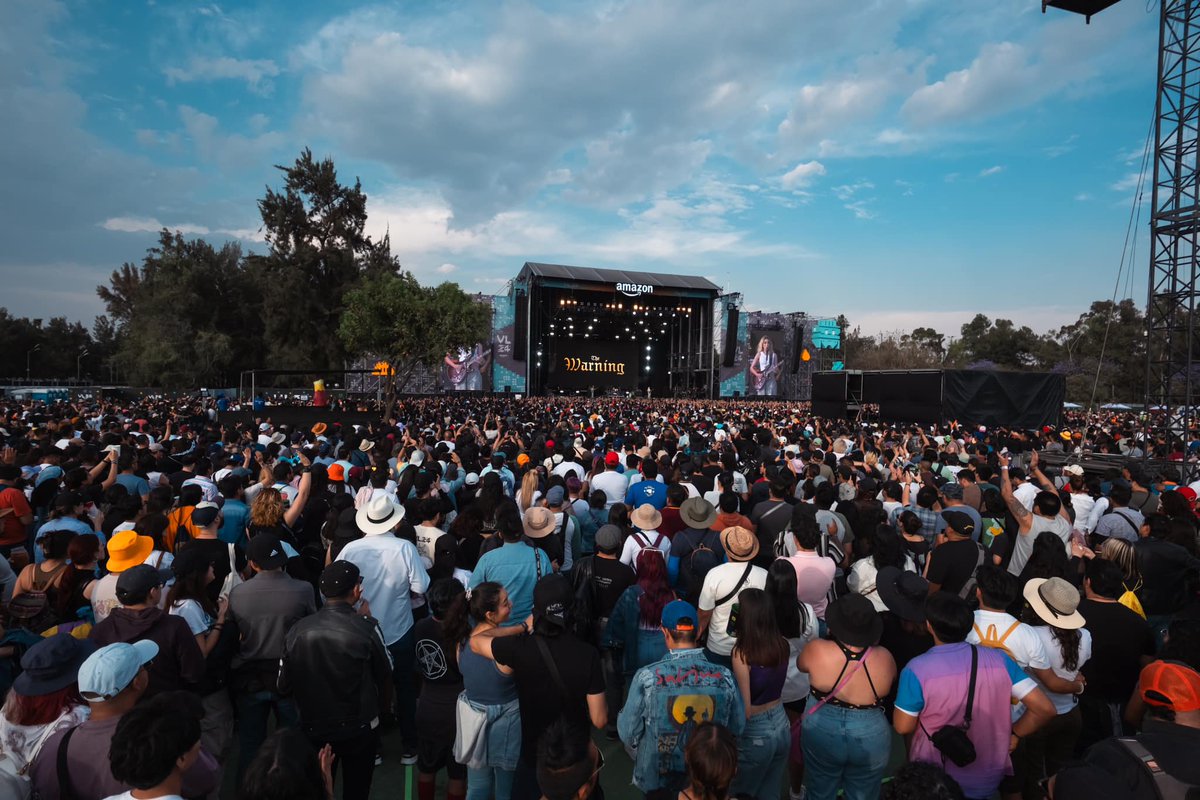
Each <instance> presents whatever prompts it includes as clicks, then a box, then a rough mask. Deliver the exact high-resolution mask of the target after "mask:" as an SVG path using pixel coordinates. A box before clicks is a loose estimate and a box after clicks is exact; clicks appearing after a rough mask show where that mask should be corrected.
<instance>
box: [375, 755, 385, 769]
mask: <svg viewBox="0 0 1200 800" xmlns="http://www.w3.org/2000/svg"><path fill="white" fill-rule="evenodd" d="M382 764H383V756H381V755H379V754H378V753H376V754H375V766H377V767H378V766H381V765H382Z"/></svg>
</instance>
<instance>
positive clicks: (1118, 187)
mask: <svg viewBox="0 0 1200 800" xmlns="http://www.w3.org/2000/svg"><path fill="white" fill-rule="evenodd" d="M1141 179H1142V176H1141V173H1139V172H1130V173H1128V174H1126V175H1125V176H1124V177H1123V178H1121V179H1120V180H1118V181H1115V182H1114V183H1113V184H1112V186H1110V187H1109V188H1110V189H1112V190H1113V191H1115V192H1127V191H1129V190H1130V189H1136V188H1137V186H1138V184H1139V183H1140V182H1141Z"/></svg>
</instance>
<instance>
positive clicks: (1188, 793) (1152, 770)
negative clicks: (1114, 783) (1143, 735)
mask: <svg viewBox="0 0 1200 800" xmlns="http://www.w3.org/2000/svg"><path fill="white" fill-rule="evenodd" d="M1116 742H1117V743H1118V744H1119V745H1121V749H1122V750H1123V751H1124V752H1126V753H1128V754H1129V755H1130V756H1131V757H1132V758H1133V759H1135V760H1136V761H1137V762H1138V763H1139V764H1141V765H1142V769H1143V770H1144V771H1145V772H1148V773H1149V774H1150V782H1151V783H1152V784H1153V786H1154V792H1155V794H1156V795H1157V796H1158V797H1161V798H1163V800H1176V798H1185V797H1193V796H1195V795H1194V790H1195V789H1196V788H1197V787H1196V785H1195V784H1190V783H1184V782H1183V781H1181V780H1180V779H1179V778H1176V777H1175V776H1174V775H1169V774H1167V773H1166V772H1165V771H1164V770H1163V768H1162V767H1161V766H1160V764H1159V761H1158V759H1157V758H1155V757H1154V754H1153V753H1151V752H1150V751H1149V750H1147V749H1146V745H1144V744H1142V743H1141V742H1140V741H1138V740H1137V739H1136V738H1127V737H1118V738H1117V739H1116Z"/></svg>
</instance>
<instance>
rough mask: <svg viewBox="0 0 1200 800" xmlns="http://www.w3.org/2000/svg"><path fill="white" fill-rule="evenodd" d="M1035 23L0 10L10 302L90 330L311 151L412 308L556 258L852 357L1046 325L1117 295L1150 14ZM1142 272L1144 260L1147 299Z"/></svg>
mask: <svg viewBox="0 0 1200 800" xmlns="http://www.w3.org/2000/svg"><path fill="white" fill-rule="evenodd" d="M1040 6H1041V4H1040V2H1039V0H957V1H956V2H946V0H874V1H873V2H872V1H871V0H860V2H854V3H849V2H845V0H828V1H825V0H822V1H820V2H818V1H816V0H792V1H791V2H767V0H761V1H758V0H745V1H744V2H739V3H729V2H711V3H710V2H703V1H702V0H664V1H663V2H625V1H618V0H610V1H609V2H487V3H484V2H478V3H466V2H449V1H433V2H423V3H421V2H405V3H392V4H384V5H360V4H356V3H350V2H342V1H341V0H332V1H330V0H326V2H320V3H316V2H307V1H303V2H299V1H295V0H293V2H281V1H279V0H266V1H265V2H255V3H247V4H240V3H233V2H223V3H220V4H219V5H218V4H204V3H192V2H182V1H175V0H171V1H169V0H152V1H151V2H145V0H128V2H125V1H124V0H122V1H120V2H118V0H109V1H107V2H100V0H95V1H93V2H83V1H81V0H80V1H76V0H72V1H71V2H65V3H54V2H49V1H48V0H6V2H3V3H0V108H4V109H5V113H4V116H5V117H6V120H5V122H4V123H3V124H2V125H0V141H3V143H4V146H3V147H0V175H3V176H4V179H3V181H0V242H3V243H4V246H3V247H0V278H2V279H3V287H4V288H3V291H2V292H0V298H2V299H0V304H2V305H5V306H7V307H8V308H9V310H10V311H11V312H13V313H15V314H19V315H26V316H35V317H49V316H55V315H65V316H67V317H68V318H72V319H81V320H83V321H85V322H88V323H90V321H91V319H92V317H93V316H95V315H96V314H99V313H102V311H103V308H102V305H101V304H100V302H99V300H98V299H97V298H96V296H95V291H94V287H95V285H96V284H98V283H101V282H103V281H104V280H105V279H106V276H107V275H108V274H109V272H110V271H111V270H112V269H114V268H116V267H118V266H119V265H120V264H121V263H122V262H124V261H134V262H137V261H140V259H141V257H142V255H143V253H144V251H145V249H146V248H147V247H148V246H149V245H150V244H151V243H152V242H153V241H154V239H155V235H156V232H157V230H158V228H159V227H160V226H162V225H166V226H168V227H172V228H179V229H181V230H183V231H185V232H189V233H195V234H197V235H203V236H205V237H206V238H209V239H211V240H214V241H217V242H219V241H222V240H225V239H230V238H237V239H240V240H242V242H243V244H244V246H245V247H247V248H250V249H254V248H260V249H261V247H262V242H261V234H260V232H259V225H260V220H259V219H258V216H257V209H256V206H255V202H256V200H257V199H258V198H259V197H261V195H262V193H263V190H264V187H265V186H266V185H267V184H271V185H275V186H277V185H279V179H278V177H277V173H276V171H275V170H274V169H273V168H272V165H273V164H280V163H288V162H290V161H291V160H292V159H294V158H295V156H296V155H297V154H298V153H299V151H300V150H301V149H302V148H303V147H305V146H310V147H311V148H312V149H313V150H314V152H316V153H317V154H318V155H329V156H332V157H333V158H334V160H335V162H336V164H337V165H338V168H339V173H340V174H341V175H342V176H343V178H344V179H345V180H347V181H352V180H353V179H354V177H355V176H358V177H360V178H361V179H362V183H363V187H364V189H365V190H366V192H367V193H368V195H369V202H368V210H369V212H370V222H369V229H370V230H371V231H372V232H373V233H375V234H377V235H379V234H382V233H383V232H384V231H385V230H387V231H390V233H391V241H392V246H393V250H394V251H395V253H396V254H397V255H398V256H399V257H400V259H401V261H402V263H403V264H404V265H405V267H406V268H408V269H410V270H412V271H413V272H414V273H415V274H416V275H417V276H418V277H419V278H420V279H421V280H422V281H425V282H437V281H440V280H445V279H451V280H455V281H458V282H459V283H460V284H461V285H462V286H463V287H464V288H466V289H468V290H470V291H484V292H490V291H498V290H499V289H500V288H501V287H502V285H503V283H504V282H505V281H506V280H507V279H508V278H510V277H512V276H514V275H515V274H516V273H517V271H518V270H519V268H520V266H521V264H522V263H523V262H525V261H549V262H555V263H567V264H581V265H587V266H597V267H623V268H629V269H644V270H648V271H669V272H679V273H686V274H698V275H705V276H708V277H710V278H712V279H713V280H715V281H716V282H717V283H718V284H721V285H722V286H724V287H725V288H726V289H728V290H735V291H741V292H743V293H744V295H745V298H746V307H747V308H751V309H763V310H768V311H796V310H803V311H808V312H810V313H815V314H836V313H845V314H846V315H847V316H848V317H849V318H850V320H851V322H852V323H854V324H859V325H861V326H862V327H863V329H864V330H866V331H870V332H878V331H888V330H895V329H908V328H911V327H914V326H916V325H932V326H933V327H936V328H938V329H939V330H941V331H943V332H944V333H949V334H957V332H958V327H959V325H961V324H962V322H964V321H965V320H966V319H969V318H970V317H971V316H973V315H974V314H975V313H976V312H983V313H985V314H988V315H989V316H993V317H996V316H1000V317H1007V318H1010V319H1014V320H1016V321H1017V322H1018V323H1024V324H1029V325H1031V326H1032V327H1034V329H1035V330H1038V331H1039V332H1040V331H1044V330H1048V329H1050V328H1057V327H1058V326H1059V325H1061V324H1064V323H1067V322H1070V321H1072V320H1074V319H1075V317H1076V316H1077V315H1078V314H1079V313H1081V312H1082V311H1084V310H1085V309H1086V307H1087V304H1088V303H1090V302H1091V301H1092V300H1096V299H1101V298H1106V297H1108V296H1109V295H1110V294H1111V292H1112V286H1113V281H1114V278H1115V277H1116V272H1117V267H1118V262H1119V260H1120V253H1121V247H1122V243H1123V239H1124V231H1125V226H1126V224H1127V221H1128V218H1129V213H1130V207H1131V204H1132V200H1133V194H1134V192H1133V185H1134V183H1135V181H1136V177H1137V171H1138V165H1139V162H1140V159H1141V153H1142V147H1143V145H1144V141H1145V136H1146V131H1147V126H1148V125H1149V122H1150V115H1151V113H1152V110H1153V100H1154V77H1155V76H1154V71H1155V47H1156V45H1157V12H1156V11H1152V12H1150V13H1148V12H1147V7H1146V4H1145V3H1143V2H1140V1H1139V0H1125V2H1123V3H1119V4H1118V5H1117V6H1115V7H1114V8H1112V9H1110V10H1108V11H1106V12H1104V13H1103V14H1101V15H1100V16H1098V17H1096V18H1095V19H1094V20H1093V21H1092V24H1091V25H1085V24H1084V22H1083V19H1082V18H1080V17H1076V16H1073V15H1068V14H1064V13H1061V12H1053V11H1051V13H1049V14H1046V15H1043V14H1041V13H1040ZM1146 205H1147V207H1148V205H1149V193H1148V192H1147V193H1146ZM1147 214H1148V211H1144V212H1143V215H1142V225H1141V227H1142V228H1143V229H1144V228H1145V222H1146V217H1147ZM1147 263H1148V253H1147V252H1146V250H1145V236H1144V235H1142V236H1141V237H1140V240H1139V249H1138V255H1137V259H1136V263H1135V267H1136V269H1137V273H1136V275H1135V277H1134V283H1133V296H1134V297H1136V298H1138V299H1139V302H1142V301H1143V299H1144V296H1145V274H1146V264H1147ZM1122 294H1123V292H1122Z"/></svg>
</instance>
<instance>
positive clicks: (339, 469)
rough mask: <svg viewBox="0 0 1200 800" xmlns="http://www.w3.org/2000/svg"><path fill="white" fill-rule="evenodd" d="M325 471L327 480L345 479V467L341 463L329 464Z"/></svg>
mask: <svg viewBox="0 0 1200 800" xmlns="http://www.w3.org/2000/svg"><path fill="white" fill-rule="evenodd" d="M325 473H326V474H327V475H329V480H331V481H344V480H346V468H345V467H343V466H342V465H341V464H330V465H329V467H328V469H326V470H325Z"/></svg>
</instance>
